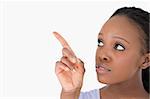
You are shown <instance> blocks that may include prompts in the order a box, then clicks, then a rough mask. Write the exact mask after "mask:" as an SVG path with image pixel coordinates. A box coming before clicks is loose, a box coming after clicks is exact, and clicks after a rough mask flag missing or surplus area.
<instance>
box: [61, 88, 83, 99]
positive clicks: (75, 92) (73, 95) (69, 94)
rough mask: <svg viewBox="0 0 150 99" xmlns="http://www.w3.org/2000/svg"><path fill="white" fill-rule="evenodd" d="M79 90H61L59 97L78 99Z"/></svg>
mask: <svg viewBox="0 0 150 99" xmlns="http://www.w3.org/2000/svg"><path fill="white" fill-rule="evenodd" d="M80 90H81V88H76V89H73V90H69V91H66V90H64V89H62V91H61V97H66V99H67V97H68V99H69V98H71V99H78V98H79V95H80ZM64 99H65V98H64Z"/></svg>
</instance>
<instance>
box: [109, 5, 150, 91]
mask: <svg viewBox="0 0 150 99" xmlns="http://www.w3.org/2000/svg"><path fill="white" fill-rule="evenodd" d="M116 15H123V16H127V17H128V18H129V19H131V20H133V22H135V23H136V24H137V25H138V26H139V27H140V28H141V30H142V31H143V33H142V38H143V41H144V42H143V43H144V44H143V46H144V49H145V50H146V53H149V52H150V49H149V46H150V45H149V44H150V41H149V38H150V35H149V24H150V22H149V19H150V13H149V12H147V11H144V10H142V9H141V8H136V7H123V8H120V9H118V10H116V11H115V12H114V14H113V15H112V16H111V17H113V16H116ZM111 17H110V18H111ZM149 73H150V68H149V67H148V68H146V69H143V70H142V81H143V86H144V88H145V90H146V91H147V92H148V93H149V90H150V88H149Z"/></svg>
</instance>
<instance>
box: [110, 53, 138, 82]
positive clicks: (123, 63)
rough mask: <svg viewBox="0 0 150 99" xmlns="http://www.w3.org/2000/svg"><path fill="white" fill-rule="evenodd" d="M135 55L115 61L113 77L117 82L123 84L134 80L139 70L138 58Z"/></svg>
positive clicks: (121, 57)
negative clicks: (131, 79) (122, 82)
mask: <svg viewBox="0 0 150 99" xmlns="http://www.w3.org/2000/svg"><path fill="white" fill-rule="evenodd" d="M133 56H134V55H129V56H127V55H126V56H120V58H118V59H117V61H114V64H113V67H112V68H113V71H112V76H113V78H114V80H115V81H118V82H121V81H125V80H128V79H130V78H132V77H133V76H134V75H135V74H136V73H137V71H138V70H139V68H138V58H135V56H134V57H133Z"/></svg>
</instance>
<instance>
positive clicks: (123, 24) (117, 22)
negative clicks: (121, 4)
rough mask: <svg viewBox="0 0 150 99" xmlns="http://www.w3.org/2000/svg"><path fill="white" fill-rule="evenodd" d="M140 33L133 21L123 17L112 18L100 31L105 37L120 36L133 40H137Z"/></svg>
mask: <svg viewBox="0 0 150 99" xmlns="http://www.w3.org/2000/svg"><path fill="white" fill-rule="evenodd" d="M140 32H141V31H140V28H139V27H138V25H137V24H136V23H135V22H134V21H133V20H131V19H129V18H128V17H126V16H121V15H120V16H119V15H118V16H114V17H112V18H110V19H109V20H108V21H107V22H106V23H105V24H104V25H103V27H102V29H101V31H100V33H104V34H105V35H119V36H123V37H125V38H128V39H131V40H134V39H136V40H137V39H138V38H139V36H140V35H139V34H140ZM138 40H139V39H138Z"/></svg>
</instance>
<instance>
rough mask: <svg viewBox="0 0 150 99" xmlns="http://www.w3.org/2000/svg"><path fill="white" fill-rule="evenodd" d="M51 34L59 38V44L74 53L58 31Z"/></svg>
mask: <svg viewBox="0 0 150 99" xmlns="http://www.w3.org/2000/svg"><path fill="white" fill-rule="evenodd" d="M53 34H54V36H55V37H56V38H57V39H58V40H59V42H60V43H61V45H62V46H63V47H64V48H68V49H69V50H70V51H71V53H72V54H74V52H73V50H72V49H71V47H70V46H69V44H68V43H67V41H66V40H65V39H64V38H63V37H62V36H61V35H60V34H59V33H57V32H53ZM74 55H75V54H74Z"/></svg>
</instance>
